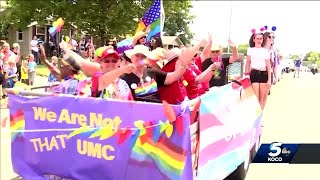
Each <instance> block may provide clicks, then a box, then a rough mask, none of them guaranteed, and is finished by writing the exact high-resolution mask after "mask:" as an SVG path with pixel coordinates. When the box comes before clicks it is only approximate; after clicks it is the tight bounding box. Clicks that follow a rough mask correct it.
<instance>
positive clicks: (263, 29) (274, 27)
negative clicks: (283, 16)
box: [251, 26, 277, 34]
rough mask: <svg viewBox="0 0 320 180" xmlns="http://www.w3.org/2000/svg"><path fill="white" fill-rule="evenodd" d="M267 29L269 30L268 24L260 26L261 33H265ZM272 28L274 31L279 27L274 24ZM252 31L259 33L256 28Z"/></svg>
mask: <svg viewBox="0 0 320 180" xmlns="http://www.w3.org/2000/svg"><path fill="white" fill-rule="evenodd" d="M267 30H268V26H263V27H261V28H260V33H264V32H265V31H267ZM271 30H272V32H274V31H276V30H277V27H276V26H272V27H271ZM251 33H252V34H256V33H257V31H256V29H251Z"/></svg>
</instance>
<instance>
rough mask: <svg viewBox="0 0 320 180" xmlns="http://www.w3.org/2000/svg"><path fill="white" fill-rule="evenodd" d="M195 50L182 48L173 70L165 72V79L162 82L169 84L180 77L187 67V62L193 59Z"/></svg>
mask: <svg viewBox="0 0 320 180" xmlns="http://www.w3.org/2000/svg"><path fill="white" fill-rule="evenodd" d="M195 52H196V51H195V50H194V49H193V48H186V49H184V50H182V52H181V55H180V57H179V59H178V61H177V62H176V66H175V71H174V72H170V73H168V74H167V77H166V80H165V82H164V84H165V85H169V84H171V83H173V82H175V81H178V80H180V79H181V77H182V76H183V74H184V72H185V71H186V69H187V67H188V64H189V63H190V61H191V60H192V59H193V56H194V54H195Z"/></svg>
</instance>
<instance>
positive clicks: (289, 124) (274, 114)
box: [0, 73, 320, 180]
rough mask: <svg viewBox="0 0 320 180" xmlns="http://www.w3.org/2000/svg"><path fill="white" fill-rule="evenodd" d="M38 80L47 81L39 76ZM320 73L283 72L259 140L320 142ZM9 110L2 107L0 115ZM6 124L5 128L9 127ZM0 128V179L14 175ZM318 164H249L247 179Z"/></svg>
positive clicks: (289, 175)
mask: <svg viewBox="0 0 320 180" xmlns="http://www.w3.org/2000/svg"><path fill="white" fill-rule="evenodd" d="M38 82H40V83H41V82H46V79H44V78H42V79H39V81H38ZM319 105H320V74H317V75H316V76H313V75H312V74H311V73H302V74H301V76H300V78H295V79H293V77H292V74H286V75H285V77H284V79H283V80H282V81H281V82H280V83H278V84H277V85H275V86H274V87H273V88H272V91H271V95H270V96H269V99H268V102H267V106H266V109H265V112H264V127H263V135H262V139H261V142H262V143H270V142H274V141H279V142H283V143H320V138H319V137H320V131H319V126H320V108H319V107H320V106H319ZM7 114H8V111H6V110H1V114H0V117H1V118H3V117H4V116H6V115H7ZM8 126H9V125H8V124H7V128H5V129H8ZM5 129H4V128H2V129H1V167H0V169H1V176H0V179H1V180H9V179H11V178H14V177H15V174H14V173H13V171H12V167H11V163H10V136H9V133H8V131H5ZM319 169H320V164H319V165H287V164H251V165H250V169H249V172H248V175H247V178H246V180H269V179H291V180H304V179H319V178H320V177H319V176H320V175H319V173H318V171H319Z"/></svg>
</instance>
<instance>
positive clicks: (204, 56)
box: [200, 33, 212, 62]
mask: <svg viewBox="0 0 320 180" xmlns="http://www.w3.org/2000/svg"><path fill="white" fill-rule="evenodd" d="M211 46H212V35H211V33H209V37H208V43H207V45H206V47H205V48H204V49H203V51H202V53H201V55H200V59H201V62H203V61H205V60H206V59H208V58H209V57H210V52H211Z"/></svg>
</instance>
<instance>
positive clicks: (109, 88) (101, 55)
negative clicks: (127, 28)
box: [92, 46, 135, 100]
mask: <svg viewBox="0 0 320 180" xmlns="http://www.w3.org/2000/svg"><path fill="white" fill-rule="evenodd" d="M95 54H96V55H97V57H98V62H99V63H100V66H101V71H102V73H100V74H99V75H94V76H93V79H92V83H93V84H92V87H93V88H92V90H93V93H95V92H94V88H95V86H96V85H95V84H96V83H95V81H96V80H98V94H100V97H102V98H104V99H109V98H111V99H119V100H133V97H132V94H131V91H130V88H129V86H128V84H127V83H126V81H124V80H122V79H121V78H119V77H120V76H121V75H122V74H125V73H132V72H133V70H134V69H135V66H134V65H132V64H127V65H125V66H122V67H120V68H119V62H120V61H121V57H120V55H119V54H118V52H117V51H116V50H114V49H113V47H112V46H107V47H101V48H98V49H97V50H96V52H95Z"/></svg>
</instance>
